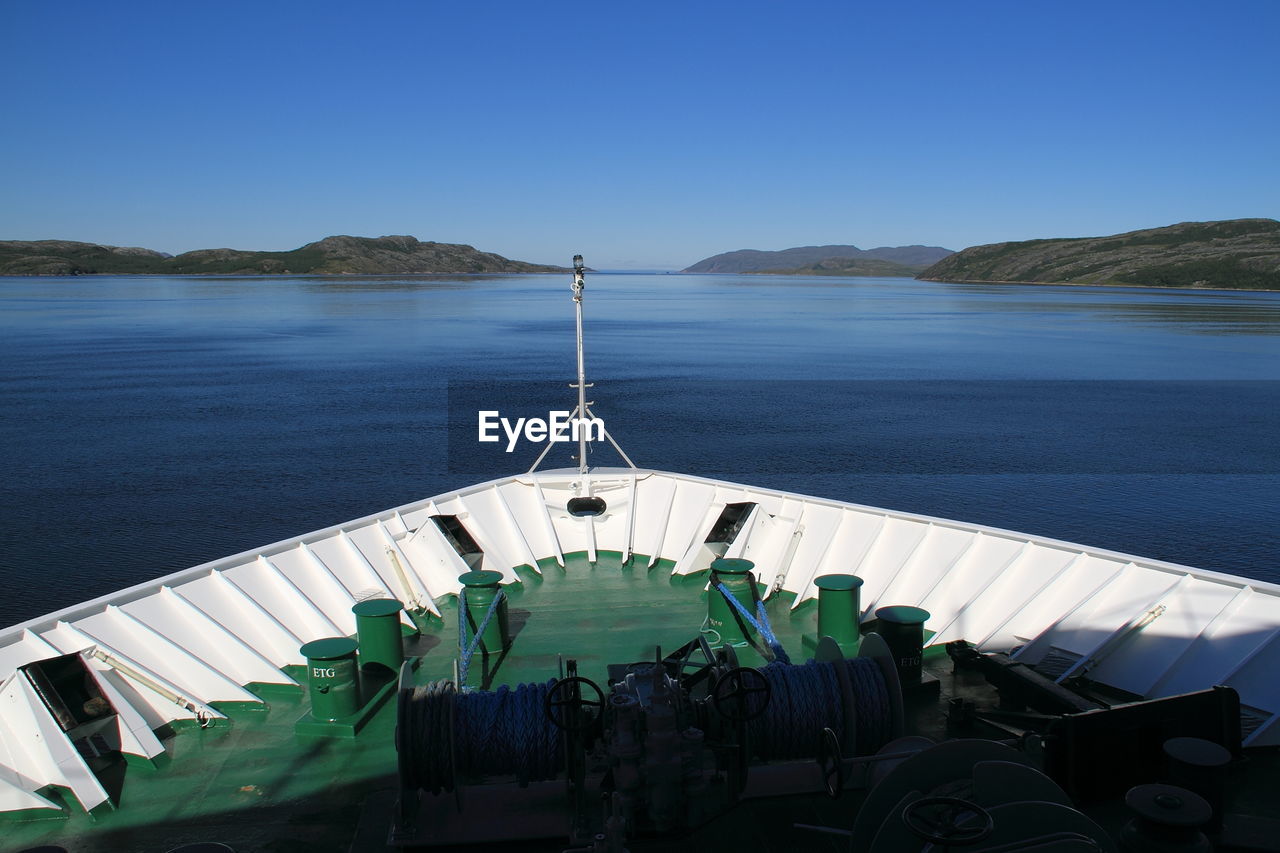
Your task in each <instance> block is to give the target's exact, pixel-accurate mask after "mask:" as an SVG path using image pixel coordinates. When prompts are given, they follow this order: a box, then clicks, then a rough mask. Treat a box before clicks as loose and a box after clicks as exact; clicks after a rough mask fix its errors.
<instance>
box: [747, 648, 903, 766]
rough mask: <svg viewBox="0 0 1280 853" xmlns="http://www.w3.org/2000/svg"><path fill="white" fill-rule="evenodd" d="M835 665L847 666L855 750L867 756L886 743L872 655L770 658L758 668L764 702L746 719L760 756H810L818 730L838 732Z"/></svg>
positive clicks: (885, 716)
mask: <svg viewBox="0 0 1280 853" xmlns="http://www.w3.org/2000/svg"><path fill="white" fill-rule="evenodd" d="M837 666H844V667H845V668H846V669H847V671H848V673H849V678H850V683H851V685H852V687H853V697H854V711H855V719H856V721H857V723H856V742H855V744H854V749H855V752H856V754H858V755H869V754H870V753H873V752H875V751H876V750H877V749H879V748H880V747H881V746H883V745H884V744H885V743H887V742H888V741H889V736H890V734H891V732H892V717H891V712H890V704H889V690H888V687H887V686H886V685H885V681H884V676H883V674H882V673H881V672H880V666H879V664H877V663H876V662H875V661H874V660H873V659H871V658H851V659H849V660H846V661H839V662H834V663H833V662H830V661H809V662H807V663H805V664H803V665H801V666H793V665H790V664H783V663H780V662H774V663H771V664H769V665H768V666H765V667H763V668H761V669H760V673H761V674H762V675H763V676H764V678H765V680H766V681H768V682H769V687H770V688H771V689H770V698H769V703H768V705H767V706H765V708H764V711H763V713H761V714H760V716H758V717H756V718H755V719H754V720H752V721H751V722H750V723H749V726H750V733H751V743H752V746H753V748H754V749H755V751H756V753H757V754H758V755H759V756H760V758H762V759H764V760H766V761H768V760H774V759H793V758H812V757H813V756H814V755H816V754H817V743H818V738H819V737H820V736H821V734H822V730H823V729H824V728H829V729H831V730H832V731H834V732H837V733H840V732H842V731H843V730H844V714H845V710H844V698H843V695H842V693H841V690H840V678H839V676H838V675H837V673H836V667H837ZM752 710H754V709H752Z"/></svg>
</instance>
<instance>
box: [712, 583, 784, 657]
mask: <svg viewBox="0 0 1280 853" xmlns="http://www.w3.org/2000/svg"><path fill="white" fill-rule="evenodd" d="M716 589H717V590H719V591H720V594H721V595H723V596H724V598H725V601H727V602H729V603H730V604H732V605H733V607H734V609H735V610H737V611H738V613H739V614H740V615H741V616H742V618H743V619H746V620H747V624H748V625H750V626H751V627H752V628H753V629H755V630H756V632H757V633H759V634H760V636H761V637H764V641H765V644H766V645H768V646H769V649H770V651H772V652H773V657H774V660H775V661H777V662H778V663H791V657H790V656H789V655H788V654H787V651H786V649H784V648H782V643H780V642H779V641H778V638H777V636H776V635H774V633H773V626H772V625H770V624H769V614H768V613H766V612H765V609H764V602H763V601H757V602H756V616H757V617H758V618H756V617H753V616H752V615H751V611H749V610H747V608H746V607H744V606H743V604H742V602H741V601H738V599H737V598H735V597H734V595H733V593H732V592H730V591H729V588H728V587H727V586H725V585H724V584H723V583H718V584H716Z"/></svg>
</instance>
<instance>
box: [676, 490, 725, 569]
mask: <svg viewBox="0 0 1280 853" xmlns="http://www.w3.org/2000/svg"><path fill="white" fill-rule="evenodd" d="M724 506H725V501H724V500H723V499H722V498H721V496H719V495H716V496H715V497H714V498H712V500H711V503H709V504H708V505H707V508H706V511H705V512H704V513H703V514H702V521H701V522H700V523H699V524H698V525H697V526H696V527H694V534H693V539H692V540H691V541H690V542H689V547H688V548H687V549H686V550H685V552H684V553H683V554H681V555H680V559H679V560H677V561H676V564H675V567H674V568H672V570H671V573H672V574H673V575H688V574H693V573H694V572H701V571H706V570H707V569H708V568H710V566H711V561H710V560H709V559H707V558H708V556H709V553H707V552H704V551H703V547H702V546H703V545H704V544H705V543H706V541H707V537H708V536H710V535H711V528H713V527H715V524H716V521H717V520H718V519H719V518H720V514H721V513H722V512H724Z"/></svg>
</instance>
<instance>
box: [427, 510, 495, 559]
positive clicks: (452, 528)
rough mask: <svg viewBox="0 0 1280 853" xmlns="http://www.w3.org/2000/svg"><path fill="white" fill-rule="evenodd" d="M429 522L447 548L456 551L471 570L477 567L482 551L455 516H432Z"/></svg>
mask: <svg viewBox="0 0 1280 853" xmlns="http://www.w3.org/2000/svg"><path fill="white" fill-rule="evenodd" d="M431 521H433V522H435V525H436V527H437V528H438V529H439V530H440V534H441V535H442V536H444V539H445V541H446V542H448V543H449V547H450V548H452V549H453V550H454V551H456V552H457V554H458V556H459V557H461V558H462V559H463V560H464V561H465V562H466V563H467V565H469V566H471V567H472V568H475V567H477V566H478V565H479V563H480V559H481V558H482V557H483V556H484V551H483V550H482V549H481V548H480V546H479V545H478V544H476V540H475V538H474V537H472V535H471V534H470V533H468V532H467V528H465V527H463V525H462V522H461V521H460V520H459V519H458V517H457V516H456V515H433V516H431Z"/></svg>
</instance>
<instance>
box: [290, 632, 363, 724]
mask: <svg viewBox="0 0 1280 853" xmlns="http://www.w3.org/2000/svg"><path fill="white" fill-rule="evenodd" d="M300 651H301V652H302V655H303V657H305V658H306V659H307V687H308V691H309V692H310V694H311V716H312V717H314V718H315V719H317V720H328V721H330V722H332V721H334V720H341V719H343V718H344V717H350V716H351V715H353V714H355V712H356V711H358V710H360V686H359V684H358V683H357V681H356V641H355V640H352V639H349V638H347V637H329V638H327V639H324V640H312V641H311V642H309V643H307V644H306V645H304V646H303V647H302V648H301V649H300Z"/></svg>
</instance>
